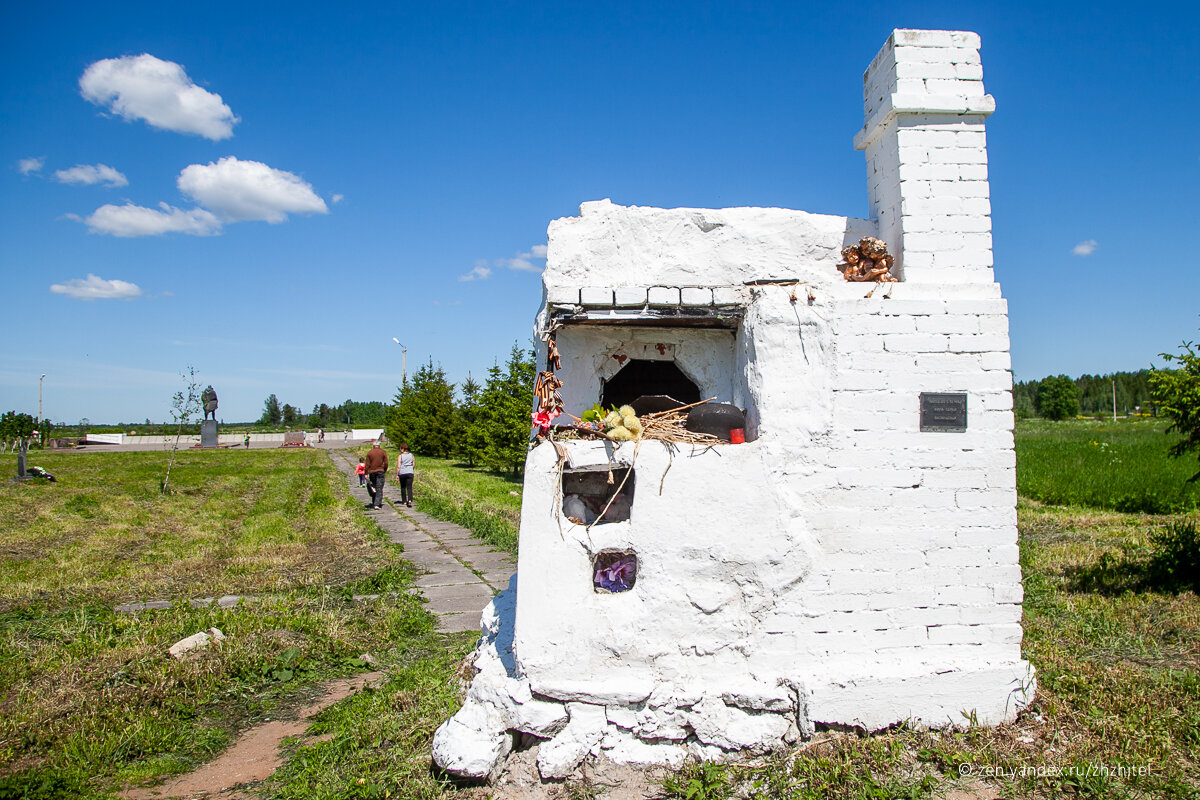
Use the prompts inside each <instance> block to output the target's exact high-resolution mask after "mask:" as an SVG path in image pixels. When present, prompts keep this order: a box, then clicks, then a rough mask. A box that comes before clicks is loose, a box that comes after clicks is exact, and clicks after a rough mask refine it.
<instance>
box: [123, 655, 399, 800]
mask: <svg viewBox="0 0 1200 800" xmlns="http://www.w3.org/2000/svg"><path fill="white" fill-rule="evenodd" d="M384 677H385V676H384V673H382V672H369V673H365V674H363V675H355V676H354V677H353V678H339V679H337V680H334V681H330V682H328V683H326V684H324V686H323V687H322V689H323V691H322V693H321V694H320V695H319V696H318V697H317V698H316V699H315V700H313V701H312V702H311V703H309V704H307V705H305V706H303V707H302V708H300V709H298V710H296V711H295V712H294V715H295V719H286V720H271V721H270V722H264V723H262V724H261V725H256V726H254V727H253V728H251V729H250V730H248V731H246V732H245V733H243V734H242V735H241V736H240V737H238V740H237V742H235V743H234V745H233V746H232V747H230V748H229V749H228V750H226V751H225V752H224V753H222V754H221V755H220V756H218V757H217V758H216V760H214V761H210V762H209V763H207V764H205V765H204V766H202V767H200V768H199V769H197V770H195V771H194V772H189V773H188V774H187V775H183V776H180V777H178V778H175V779H174V780H172V781H168V782H167V783H164V784H161V785H159V786H152V787H146V788H141V789H128V790H126V791H124V792H122V793H121V797H123V798H126V800H166V799H167V798H193V797H197V796H203V797H205V798H209V799H210V800H212V799H214V798H220V800H234V799H235V798H248V797H250V795H248V794H246V793H245V791H244V790H245V789H246V788H247V787H248V786H249V785H251V784H254V783H257V782H258V781H261V780H265V779H266V778H269V777H271V775H272V773H274V772H275V770H277V769H279V767H280V765H281V764H283V754H282V753H280V751H279V745H280V743H282V742H283V740H284V739H285V738H287V737H289V736H304V735H305V732H306V731H307V730H308V726H309V721H310V720H311V719H312V718H313V717H315V716H316V715H317V714H318V713H319V712H321V711H323V710H324V709H326V708H329V707H330V706H331V705H333V704H334V703H337V702H339V701H341V700H345V699H346V698H347V697H349V696H350V695H352V694H354V693H355V692H358V691H361V690H362V689H364V688H366V687H368V686H377V685H378V684H380V683H382V681H383V678H384ZM310 741H317V739H315V738H314V739H311V740H310Z"/></svg>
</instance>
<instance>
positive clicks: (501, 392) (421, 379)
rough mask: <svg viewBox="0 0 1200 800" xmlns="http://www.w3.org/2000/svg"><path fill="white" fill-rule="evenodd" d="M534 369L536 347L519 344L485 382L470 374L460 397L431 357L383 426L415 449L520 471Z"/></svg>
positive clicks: (398, 398) (395, 438) (394, 438)
mask: <svg viewBox="0 0 1200 800" xmlns="http://www.w3.org/2000/svg"><path fill="white" fill-rule="evenodd" d="M535 371H536V369H535V366H534V358H533V353H532V351H529V350H522V349H521V348H520V347H518V346H517V345H515V344H514V345H513V347H512V350H511V351H510V352H509V354H508V361H507V362H506V363H505V364H504V366H501V365H500V364H493V365H492V367H491V369H489V370H488V374H487V380H486V381H485V382H484V384H483V385H482V386H480V385H479V384H478V383H477V382H476V381H475V380H474V379H473V378H471V377H470V376H468V377H467V379H466V380H465V381H463V384H462V386H461V387H460V388H459V397H458V398H457V399H456V398H455V392H454V388H455V387H454V384H452V383H450V382H448V381H447V380H446V373H445V372H444V371H443V370H442V368H441V367H440V366H437V367H435V366H434V365H433V362H432V361H430V362H429V363H428V364H425V365H424V366H422V367H421V368H420V369H418V370H417V372H416V374H415V375H413V376H412V378H411V379H410V380H408V381H407V382H406V383H405V384H404V385H403V386H401V387H400V391H399V392H397V393H396V398H395V402H394V403H393V404H392V405H391V406H389V407H388V413H387V418H386V420H385V422H384V430H385V431H386V433H387V436H388V438H389V439H390V440H391V441H393V442H396V443H400V442H404V443H406V444H407V445H408V446H409V447H410V448H411V449H412V451H413V452H414V453H420V454H423V455H429V456H434V457H437V458H461V459H463V460H464V461H466V462H467V463H468V464H470V465H471V466H475V465H477V464H482V465H484V466H487V467H490V468H492V469H496V470H508V471H511V472H513V473H517V472H520V471H521V468H522V467H523V466H524V465H525V451H526V447H527V445H528V443H529V428H530V418H529V413H530V409H531V406H532V397H533V380H534V375H535Z"/></svg>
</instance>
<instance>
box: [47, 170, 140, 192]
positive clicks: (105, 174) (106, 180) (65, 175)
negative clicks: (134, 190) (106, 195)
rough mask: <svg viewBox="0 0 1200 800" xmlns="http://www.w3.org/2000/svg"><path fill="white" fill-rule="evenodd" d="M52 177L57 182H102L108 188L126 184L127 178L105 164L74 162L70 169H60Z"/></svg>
mask: <svg viewBox="0 0 1200 800" xmlns="http://www.w3.org/2000/svg"><path fill="white" fill-rule="evenodd" d="M54 179H55V180H56V181H58V182H59V183H73V184H82V185H84V186H92V185H94V184H97V183H103V184H104V185H105V186H107V187H108V188H110V189H114V188H116V187H118V186H128V185H129V179H128V178H126V177H125V176H124V175H123V174H122V173H120V172H118V171H117V170H115V169H113V168H112V167H110V166H108V165H107V164H96V165H95V166H92V165H91V164H76V165H75V166H73V167H71V168H70V169H60V170H58V171H57V172H55V173H54Z"/></svg>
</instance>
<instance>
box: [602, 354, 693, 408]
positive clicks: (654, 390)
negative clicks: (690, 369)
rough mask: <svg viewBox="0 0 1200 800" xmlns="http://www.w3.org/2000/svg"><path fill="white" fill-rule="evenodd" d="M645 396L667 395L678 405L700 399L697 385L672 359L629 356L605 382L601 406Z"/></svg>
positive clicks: (626, 402)
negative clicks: (619, 368) (662, 359)
mask: <svg viewBox="0 0 1200 800" xmlns="http://www.w3.org/2000/svg"><path fill="white" fill-rule="evenodd" d="M646 395H667V396H668V397H672V398H674V399H676V400H678V401H679V404H680V405H689V404H691V403H698V402H700V400H701V398H700V387H698V386H697V385H696V384H695V382H694V381H693V380H692V379H691V378H689V377H688V376H687V375H685V374H684V372H683V370H681V369H680V368H679V367H678V366H677V365H676V364H675V362H674V361H650V360H648V359H639V358H631V359H630V360H629V362H628V363H627V364H625V366H623V367H622V368H621V371H620V372H618V373H617V374H616V375H613V376H612V377H611V378H609V379H608V380H607V381H605V382H604V385H603V387H602V388H601V390H600V405H602V406H604V407H605V408H620V407H621V406H627V405H632V404H633V402H634V401H635V400H637V399H638V398H639V397H643V396H646Z"/></svg>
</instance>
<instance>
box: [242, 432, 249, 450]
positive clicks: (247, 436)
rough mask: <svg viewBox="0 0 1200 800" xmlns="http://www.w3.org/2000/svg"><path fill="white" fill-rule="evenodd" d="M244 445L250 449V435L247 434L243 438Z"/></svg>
mask: <svg viewBox="0 0 1200 800" xmlns="http://www.w3.org/2000/svg"><path fill="white" fill-rule="evenodd" d="M242 444H244V445H246V449H247V450H249V449H250V434H248V433H247V434H246V435H245V436H243V437H242Z"/></svg>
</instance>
